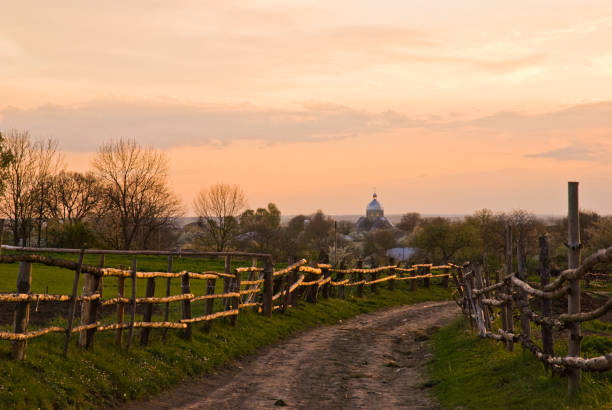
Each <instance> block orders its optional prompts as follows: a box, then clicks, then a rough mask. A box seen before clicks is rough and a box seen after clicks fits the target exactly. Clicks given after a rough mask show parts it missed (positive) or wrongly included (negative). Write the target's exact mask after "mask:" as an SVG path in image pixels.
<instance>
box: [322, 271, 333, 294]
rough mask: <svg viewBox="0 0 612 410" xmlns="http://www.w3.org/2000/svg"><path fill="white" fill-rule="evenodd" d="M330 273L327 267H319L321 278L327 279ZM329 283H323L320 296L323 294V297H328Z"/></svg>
mask: <svg viewBox="0 0 612 410" xmlns="http://www.w3.org/2000/svg"><path fill="white" fill-rule="evenodd" d="M329 275H330V273H329V269H328V268H321V276H322V277H323V279H327V278H328V277H329ZM330 286H331V285H330V284H329V282H327V283H326V284H325V285H323V290H322V291H321V296H323V299H329V288H330Z"/></svg>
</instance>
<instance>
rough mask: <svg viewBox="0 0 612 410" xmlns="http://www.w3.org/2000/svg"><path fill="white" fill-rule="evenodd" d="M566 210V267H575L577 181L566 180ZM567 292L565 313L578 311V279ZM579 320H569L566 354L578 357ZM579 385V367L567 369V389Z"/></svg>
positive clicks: (577, 252) (572, 390)
mask: <svg viewBox="0 0 612 410" xmlns="http://www.w3.org/2000/svg"><path fill="white" fill-rule="evenodd" d="M567 188H568V212H567V224H568V226H567V244H568V258H567V259H568V268H569V269H576V268H577V267H578V266H580V248H581V243H580V221H579V201H578V182H568V187H567ZM569 287H570V290H569V294H568V298H567V313H568V314H570V315H572V314H576V313H580V280H578V279H572V280H569ZM581 339H582V335H581V332H580V322H571V323H570V325H569V340H568V347H567V355H568V356H570V357H580V342H581ZM579 387H580V369H578V368H570V369H568V391H569V393H570V395H575V394H576V392H577V391H578V388H579Z"/></svg>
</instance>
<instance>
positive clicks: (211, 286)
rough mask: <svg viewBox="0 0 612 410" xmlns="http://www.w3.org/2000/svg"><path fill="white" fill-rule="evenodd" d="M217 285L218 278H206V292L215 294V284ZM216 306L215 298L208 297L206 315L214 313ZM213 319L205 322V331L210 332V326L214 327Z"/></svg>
mask: <svg viewBox="0 0 612 410" xmlns="http://www.w3.org/2000/svg"><path fill="white" fill-rule="evenodd" d="M216 285H217V279H206V294H207V295H214V293H215V286H216ZM214 307H215V300H214V299H206V315H212V314H213V311H214ZM212 322H213V321H212V320H207V321H206V322H204V331H205V332H207V333H208V332H210V328H211V327H212Z"/></svg>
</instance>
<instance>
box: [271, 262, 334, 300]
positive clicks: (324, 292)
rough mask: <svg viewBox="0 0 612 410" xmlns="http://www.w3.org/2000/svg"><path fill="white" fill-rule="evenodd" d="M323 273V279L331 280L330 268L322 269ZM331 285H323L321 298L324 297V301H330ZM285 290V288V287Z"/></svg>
mask: <svg viewBox="0 0 612 410" xmlns="http://www.w3.org/2000/svg"><path fill="white" fill-rule="evenodd" d="M321 270H322V271H323V278H325V279H327V278H331V273H330V272H329V268H327V267H325V268H322V269H321ZM330 287H331V285H330V284H329V282H327V283H326V284H324V285H323V290H322V291H321V296H323V299H329V289H330ZM283 288H284V286H283Z"/></svg>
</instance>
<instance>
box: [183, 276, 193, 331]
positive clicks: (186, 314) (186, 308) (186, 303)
mask: <svg viewBox="0 0 612 410" xmlns="http://www.w3.org/2000/svg"><path fill="white" fill-rule="evenodd" d="M181 293H182V294H183V295H185V294H187V293H191V286H190V284H189V272H185V274H184V275H183V276H181ZM181 319H191V301H190V300H183V301H182V302H181ZM183 336H184V337H185V339H191V323H187V327H186V328H185V332H184V333H183Z"/></svg>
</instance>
